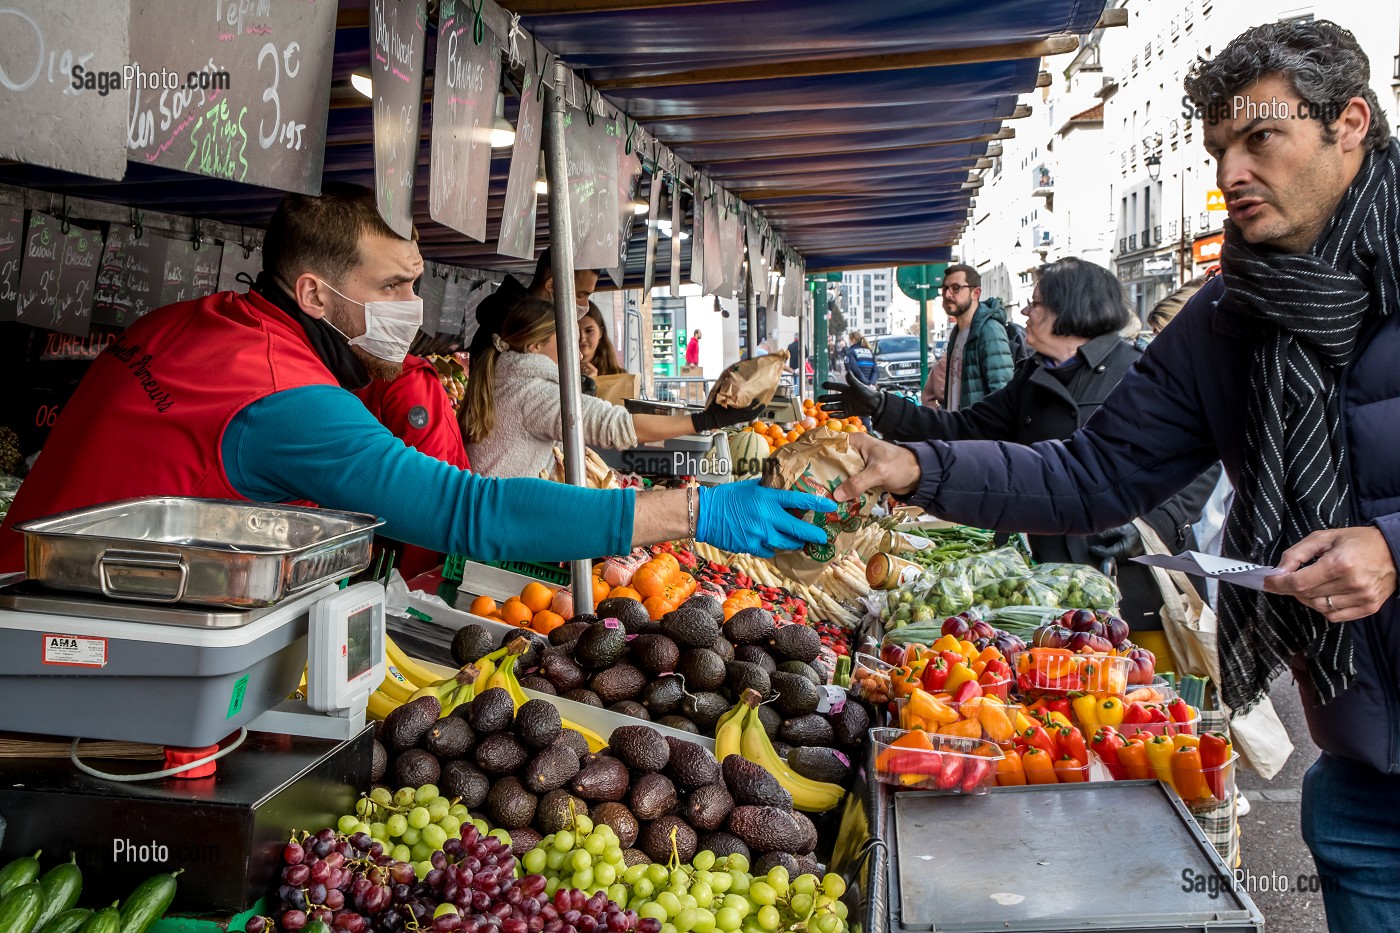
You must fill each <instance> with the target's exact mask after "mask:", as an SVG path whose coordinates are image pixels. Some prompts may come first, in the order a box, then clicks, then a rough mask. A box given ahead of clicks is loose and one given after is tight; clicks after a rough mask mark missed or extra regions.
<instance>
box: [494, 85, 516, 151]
mask: <svg viewBox="0 0 1400 933" xmlns="http://www.w3.org/2000/svg"><path fill="white" fill-rule="evenodd" d="M513 145H515V127H513V126H511V125H510V121H509V120H507V119H506V95H505V92H504V91H498V92H496V120H495V122H494V123H492V124H491V148H492V149H504V148H506V147H507V146H513Z"/></svg>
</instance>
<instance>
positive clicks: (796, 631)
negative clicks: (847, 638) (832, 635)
mask: <svg viewBox="0 0 1400 933" xmlns="http://www.w3.org/2000/svg"><path fill="white" fill-rule="evenodd" d="M736 614H737V613H736ZM769 643H770V644H772V646H773V647H774V648H776V649H778V653H779V654H781V655H782V656H783V657H785V658H788V659H789V660H792V661H802V662H804V663H810V662H812V661H815V660H816V659H817V655H819V654H821V650H822V637H821V636H820V635H818V634H817V630H816V629H814V628H810V627H808V626H806V625H802V624H800V623H793V624H792V625H784V626H782V627H780V628H779V629H778V630H777V631H776V632H774V633H773V636H772V638H770V639H769Z"/></svg>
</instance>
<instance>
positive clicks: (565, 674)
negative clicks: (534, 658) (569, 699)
mask: <svg viewBox="0 0 1400 933" xmlns="http://www.w3.org/2000/svg"><path fill="white" fill-rule="evenodd" d="M556 631H557V629H556ZM540 673H541V674H542V675H544V677H545V679H547V680H548V681H549V682H550V683H552V684H554V689H555V690H557V691H558V692H560V693H568V692H569V691H570V690H577V689H578V688H579V687H582V686H583V684H584V682H585V681H586V680H587V679H588V675H587V674H585V673H584V672H583V668H581V667H579V665H578V662H577V661H575V660H574V659H573V658H571V657H567V656H566V655H564V654H562V653H561V654H553V655H551V654H550V653H549V652H548V651H546V652H545V655H544V657H543V658H541V659H540Z"/></svg>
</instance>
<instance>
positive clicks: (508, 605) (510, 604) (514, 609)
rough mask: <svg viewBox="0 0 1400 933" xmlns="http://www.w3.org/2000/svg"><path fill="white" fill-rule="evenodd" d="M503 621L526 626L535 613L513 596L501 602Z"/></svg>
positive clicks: (507, 623)
mask: <svg viewBox="0 0 1400 933" xmlns="http://www.w3.org/2000/svg"><path fill="white" fill-rule="evenodd" d="M500 611H501V621H503V622H505V624H506V625H519V626H522V627H523V626H526V625H529V624H530V620H531V619H533V618H534V617H535V614H534V613H533V612H531V611H530V608H529V607H528V606H526V605H525V604H524V603H523V602H521V601H520V600H518V599H516V598H515V597H514V596H512V597H511V598H510V599H508V600H506V601H505V602H504V603H502V604H501V610H500Z"/></svg>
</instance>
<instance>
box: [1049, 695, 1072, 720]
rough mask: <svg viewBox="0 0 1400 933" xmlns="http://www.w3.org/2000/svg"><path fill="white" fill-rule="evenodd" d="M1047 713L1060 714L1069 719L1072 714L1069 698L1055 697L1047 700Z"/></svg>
mask: <svg viewBox="0 0 1400 933" xmlns="http://www.w3.org/2000/svg"><path fill="white" fill-rule="evenodd" d="M1045 711H1046V712H1047V713H1059V714H1060V715H1062V716H1064V717H1066V718H1068V717H1069V714H1070V707H1069V697H1053V698H1051V699H1049V700H1046V701H1045Z"/></svg>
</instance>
